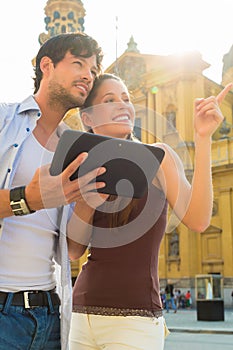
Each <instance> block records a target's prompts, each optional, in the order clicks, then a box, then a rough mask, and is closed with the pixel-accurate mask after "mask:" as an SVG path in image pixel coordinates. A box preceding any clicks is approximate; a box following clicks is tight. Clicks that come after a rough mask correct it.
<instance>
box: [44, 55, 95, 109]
mask: <svg viewBox="0 0 233 350" xmlns="http://www.w3.org/2000/svg"><path fill="white" fill-rule="evenodd" d="M52 64H53V63H52ZM97 73H98V68H97V62H96V55H93V56H91V57H88V58H85V57H76V56H73V55H72V54H71V53H70V52H67V53H66V55H65V57H64V59H63V60H62V61H60V62H58V63H57V64H56V65H55V66H54V65H53V68H52V69H51V73H50V76H49V85H48V87H49V93H51V95H50V96H53V99H59V103H63V104H65V105H68V106H67V107H68V109H70V108H75V107H80V106H81V105H83V103H84V101H85V100H86V98H87V96H88V94H89V92H90V90H91V88H92V86H93V82H94V79H95V78H96V75H97Z"/></svg>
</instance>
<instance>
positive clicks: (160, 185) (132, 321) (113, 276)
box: [68, 74, 231, 350]
mask: <svg viewBox="0 0 233 350" xmlns="http://www.w3.org/2000/svg"><path fill="white" fill-rule="evenodd" d="M230 88H231V85H229V86H227V87H226V88H225V89H224V90H223V91H222V92H221V93H220V94H219V96H217V97H216V98H215V97H209V98H207V99H198V100H196V101H195V115H194V129H195V149H196V155H195V171H194V176H193V182H192V185H190V183H189V182H188V180H187V179H186V177H185V173H184V169H183V166H182V163H181V161H180V159H179V158H178V156H177V154H176V153H175V152H174V151H173V150H172V149H171V148H170V147H169V146H167V145H165V144H161V143H156V146H157V147H161V148H163V149H164V150H165V157H164V159H163V161H162V164H161V166H160V169H159V171H158V173H157V174H156V177H155V178H154V180H153V184H151V186H150V187H149V189H148V193H147V194H146V195H145V196H144V197H143V198H141V199H132V200H131V201H130V203H129V201H128V202H127V201H126V199H124V198H116V197H114V196H108V195H107V194H101V195H100V194H98V193H94V192H90V191H88V185H87V187H86V190H85V193H83V200H82V205H81V201H79V205H78V206H77V207H76V208H75V214H74V215H73V217H72V219H71V221H70V224H69V227H68V237H69V238H68V245H69V254H70V258H71V259H78V258H79V257H80V256H81V255H82V254H83V253H84V252H85V250H86V249H87V246H88V245H89V248H90V251H89V252H90V253H89V256H88V261H87V263H86V264H84V265H83V268H82V271H81V273H80V275H79V276H78V278H77V280H76V283H75V285H74V289H73V314H72V326H71V333H70V349H71V350H74V349H78V350H85V349H92V350H94V349H95V350H97V349H108V350H116V349H117V350H121V349H122V350H123V349H144V350H150V349H151V350H152V349H156V350H162V349H163V347H164V336H165V327H164V325H165V323H164V318H163V313H162V305H161V298H160V289H159V277H158V271H157V267H158V256H159V247H160V243H161V240H162V238H163V235H164V232H165V227H166V218H167V204H169V205H170V206H171V207H172V208H173V210H174V211H175V213H176V215H177V216H178V217H179V219H180V220H181V221H182V222H183V223H184V224H185V225H186V226H187V227H189V228H190V229H192V230H194V231H197V232H201V231H204V230H205V229H206V228H207V226H208V225H209V222H210V218H211V212H212V199H213V194H212V182H211V159H210V158H211V135H212V134H213V132H214V131H215V130H216V129H217V127H218V126H219V124H220V123H221V121H222V120H223V116H222V113H221V111H220V109H219V105H218V104H219V103H220V102H221V101H222V100H223V98H224V97H225V95H226V94H227V92H228V91H229V90H230ZM81 117H82V121H83V123H84V125H85V126H86V128H87V130H88V131H90V132H93V133H97V134H102V135H107V136H111V137H118V138H129V139H133V136H132V132H133V125H134V118H135V112H134V108H133V105H132V103H131V102H130V97H129V92H128V90H127V88H126V86H125V84H124V83H123V82H122V81H121V80H120V79H119V78H118V77H116V76H114V75H111V74H103V75H101V76H100V77H99V78H97V79H96V81H95V84H94V87H93V89H92V91H91V93H90V95H89V97H88V98H87V100H86V102H85V105H84V106H83V108H82V110H81ZM99 186H103V184H101V182H99ZM138 218H139V219H138ZM151 218H152V220H153V221H152V220H151ZM134 230H135V231H137V232H136V234H135V237H132V232H133V233H134ZM140 231H141V234H140V235H138V232H140ZM71 232H73V233H71ZM74 232H75V233H74ZM104 234H105V237H106V241H105V242H103V241H101V239H99V236H101V237H102V236H103V235H104ZM129 235H131V240H130V241H129V240H127V237H128V236H129ZM106 242H107V244H106Z"/></svg>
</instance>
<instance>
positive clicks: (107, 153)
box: [50, 129, 165, 198]
mask: <svg viewBox="0 0 233 350" xmlns="http://www.w3.org/2000/svg"><path fill="white" fill-rule="evenodd" d="M82 152H88V157H87V159H86V160H85V161H84V162H83V163H82V164H81V166H80V167H79V168H78V169H77V170H76V171H75V172H74V173H73V175H72V176H71V180H73V179H76V178H77V177H78V176H82V175H84V174H86V173H87V172H89V171H91V170H93V169H95V168H97V167H100V166H104V167H106V172H105V173H104V174H102V175H99V176H98V177H97V178H96V179H95V180H96V181H104V182H105V183H106V186H105V187H104V188H101V189H98V192H100V193H108V194H114V195H118V196H124V197H130V198H132V197H134V198H141V197H142V196H143V195H144V194H145V193H146V191H147V189H148V186H149V185H150V184H151V183H152V180H153V178H154V176H155V175H156V172H157V170H158V169H159V166H160V164H161V162H162V160H163V157H164V153H165V152H164V150H163V149H161V148H159V147H156V146H154V145H148V144H144V143H141V142H135V141H131V140H125V139H120V138H112V137H108V136H103V135H98V134H92V133H89V132H83V131H78V130H70V129H69V130H65V131H64V132H63V134H62V135H61V138H60V139H59V142H58V145H57V148H56V150H55V154H54V157H53V160H52V163H51V167H50V174H51V175H59V174H60V173H61V172H62V171H63V170H64V169H65V168H66V167H67V166H68V165H69V164H70V163H71V162H72V161H73V160H74V159H75V158H76V157H77V156H78V155H79V154H80V153H82Z"/></svg>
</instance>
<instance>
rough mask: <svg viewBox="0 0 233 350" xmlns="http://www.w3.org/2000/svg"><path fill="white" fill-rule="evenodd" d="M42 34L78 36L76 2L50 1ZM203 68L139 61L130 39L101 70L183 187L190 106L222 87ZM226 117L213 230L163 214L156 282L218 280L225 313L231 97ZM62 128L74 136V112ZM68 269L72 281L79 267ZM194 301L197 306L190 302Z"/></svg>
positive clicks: (232, 283) (187, 62)
mask: <svg viewBox="0 0 233 350" xmlns="http://www.w3.org/2000/svg"><path fill="white" fill-rule="evenodd" d="M45 14H46V17H45V23H46V31H47V34H45V33H42V34H40V37H39V40H40V42H41V43H42V42H43V41H44V40H46V39H47V38H48V37H50V36H52V35H55V34H57V33H59V32H66V31H77V30H79V31H84V26H83V24H84V16H85V10H84V7H83V3H82V2H81V1H80V0H63V1H59V0H49V1H47V5H46V7H45ZM223 62H224V66H223V80H222V85H223V86H225V85H226V84H227V83H228V82H229V81H233V47H232V48H231V50H230V52H229V53H228V54H226V55H225V56H224V58H223ZM208 67H209V64H208V63H207V62H205V61H203V59H202V57H201V54H200V53H199V52H191V53H187V54H184V55H179V56H175V55H169V56H157V55H148V54H146V55H145V54H141V53H140V52H139V50H138V49H137V44H136V43H135V41H134V39H133V37H131V38H130V40H129V43H128V48H127V49H126V51H125V52H124V53H123V54H122V55H121V56H120V57H119V58H118V59H117V60H116V61H115V62H113V63H112V65H110V67H108V68H107V69H106V71H107V72H112V73H116V74H118V75H120V77H121V78H122V79H123V80H125V82H126V84H127V86H128V87H129V89H130V91H131V94H132V101H133V103H134V104H135V107H136V128H135V133H136V135H137V136H138V137H140V138H141V140H142V141H143V142H148V143H152V142H155V141H156V140H159V141H162V142H166V143H168V144H169V145H171V146H172V147H173V148H174V149H175V150H176V152H177V153H178V154H179V155H180V157H181V159H182V162H183V164H184V166H185V171H186V175H187V177H188V179H189V180H190V181H191V180H192V174H193V156H194V138H193V104H194V99H195V98H197V97H208V96H210V95H217V94H218V93H219V92H220V91H221V90H222V88H223V86H222V85H219V84H217V83H215V82H214V81H212V80H210V79H208V78H206V77H205V76H204V74H203V72H204V71H205V69H206V68H208ZM221 109H222V112H223V115H224V117H225V120H224V122H223V123H222V125H221V127H220V128H219V130H218V131H217V132H216V133H215V135H214V137H213V146H212V173H213V186H214V205H213V215H212V220H211V225H210V226H209V227H208V229H207V230H206V231H205V232H203V233H196V232H192V231H190V230H188V229H187V228H186V227H185V226H184V225H183V224H180V223H179V222H177V220H176V218H175V216H174V215H171V213H170V214H169V224H168V227H167V232H166V235H165V238H164V240H163V243H162V246H161V250H160V260H159V275H160V283H161V287H162V288H163V287H164V286H165V284H166V282H167V280H168V279H169V280H170V281H171V282H173V283H174V285H175V287H177V288H179V289H181V291H186V290H188V289H190V290H191V292H192V297H193V300H194V298H195V292H194V289H195V276H196V275H200V274H210V273H211V274H220V275H222V276H223V287H224V300H225V305H231V296H230V294H231V291H232V290H233V133H232V124H233V93H232V92H230V93H229V94H228V95H227V97H226V98H225V100H224V102H223V104H222V105H221ZM65 120H66V122H67V123H69V125H70V126H71V127H73V128H76V129H78V128H80V127H81V126H80V121H79V117H78V112H77V110H75V111H70V113H69V114H68V115H67V116H66V117H65ZM85 258H86V257H83V258H82V259H81V260H80V261H79V262H78V261H77V262H74V263H72V271H73V277H74V278H75V277H76V275H77V274H78V271H79V269H80V267H81V265H82V263H83V262H84V261H85ZM194 301H195V300H194Z"/></svg>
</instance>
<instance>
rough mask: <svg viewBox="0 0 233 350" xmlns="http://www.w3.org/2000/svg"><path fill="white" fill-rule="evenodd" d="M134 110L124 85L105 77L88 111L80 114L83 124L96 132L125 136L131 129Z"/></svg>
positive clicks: (112, 135)
mask: <svg viewBox="0 0 233 350" xmlns="http://www.w3.org/2000/svg"><path fill="white" fill-rule="evenodd" d="M134 118H135V111H134V107H133V105H132V103H131V102H130V98H129V93H128V90H127V88H126V86H125V85H124V84H123V83H122V82H121V81H117V80H115V79H106V80H104V81H103V82H102V84H101V85H100V86H99V88H98V91H97V92H96V96H95V98H94V99H93V105H92V107H91V109H90V111H88V110H87V111H86V112H84V113H83V114H82V119H83V122H84V124H85V125H87V126H89V127H91V128H92V130H93V132H94V133H96V134H102V135H105V136H111V137H120V138H126V137H127V135H129V134H130V133H131V132H132V131H133V125H134Z"/></svg>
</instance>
